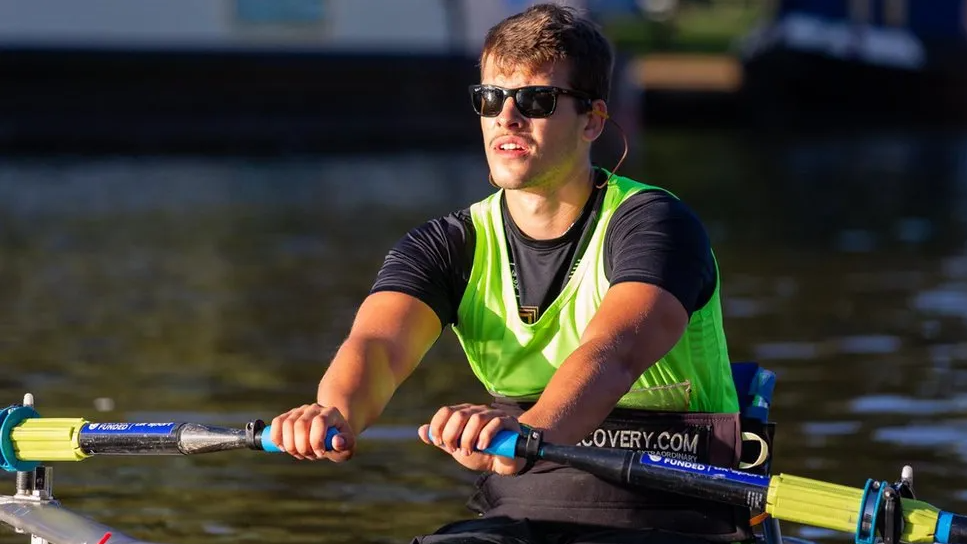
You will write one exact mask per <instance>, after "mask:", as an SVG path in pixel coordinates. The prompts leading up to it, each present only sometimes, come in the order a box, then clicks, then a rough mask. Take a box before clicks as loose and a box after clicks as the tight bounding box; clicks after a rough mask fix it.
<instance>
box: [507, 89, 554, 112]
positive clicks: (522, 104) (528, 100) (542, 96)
mask: <svg viewBox="0 0 967 544" xmlns="http://www.w3.org/2000/svg"><path fill="white" fill-rule="evenodd" d="M516 98H517V106H518V107H519V108H520V109H521V112H522V113H523V114H524V115H526V116H528V117H547V116H549V115H551V114H552V113H554V106H555V104H556V102H557V97H556V96H554V93H552V92H550V91H540V90H535V89H521V90H520V91H518V92H517V97H516Z"/></svg>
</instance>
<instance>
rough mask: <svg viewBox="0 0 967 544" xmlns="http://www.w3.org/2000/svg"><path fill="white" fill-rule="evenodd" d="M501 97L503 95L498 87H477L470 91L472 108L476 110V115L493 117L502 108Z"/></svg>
mask: <svg viewBox="0 0 967 544" xmlns="http://www.w3.org/2000/svg"><path fill="white" fill-rule="evenodd" d="M503 97H504V95H503V93H502V92H500V90H499V89H492V88H489V87H477V88H475V89H474V90H473V92H472V93H471V99H472V100H473V109H474V111H476V112H477V115H483V116H484V117H493V116H495V115H498V114H500V110H501V109H502V108H503V102H504V101H503V100H502V99H503Z"/></svg>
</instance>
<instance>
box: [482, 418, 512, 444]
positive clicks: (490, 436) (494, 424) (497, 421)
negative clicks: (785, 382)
mask: <svg viewBox="0 0 967 544" xmlns="http://www.w3.org/2000/svg"><path fill="white" fill-rule="evenodd" d="M504 429H508V430H511V431H515V432H518V433H519V432H520V423H519V422H518V421H517V420H516V419H514V418H512V417H509V416H501V417H495V418H493V419H491V420H490V421H488V422H487V424H486V425H484V426H483V428H482V429H481V430H480V434H479V435H478V436H477V449H478V450H481V451H483V450H485V449H487V448H489V447H490V443H491V442H493V440H494V438H496V437H497V433H499V432H500V431H502V430H504Z"/></svg>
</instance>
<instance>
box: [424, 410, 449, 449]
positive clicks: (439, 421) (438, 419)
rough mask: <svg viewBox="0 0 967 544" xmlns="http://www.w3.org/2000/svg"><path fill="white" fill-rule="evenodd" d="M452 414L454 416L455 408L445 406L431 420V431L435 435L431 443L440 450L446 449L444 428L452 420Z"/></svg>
mask: <svg viewBox="0 0 967 544" xmlns="http://www.w3.org/2000/svg"><path fill="white" fill-rule="evenodd" d="M451 414H453V408H451V407H449V406H443V407H441V408H440V409H439V410H437V411H436V413H435V414H433V417H432V418H430V428H429V430H430V432H431V433H432V434H433V441H432V442H431V443H432V444H433V445H435V446H437V447H439V448H443V449H446V447H445V446H444V444H443V426H444V425H446V424H447V421H449V420H450V415H451Z"/></svg>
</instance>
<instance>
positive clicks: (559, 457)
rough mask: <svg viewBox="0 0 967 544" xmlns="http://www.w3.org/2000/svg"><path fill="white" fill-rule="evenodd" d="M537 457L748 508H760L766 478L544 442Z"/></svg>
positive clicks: (637, 484) (631, 453) (629, 453)
mask: <svg viewBox="0 0 967 544" xmlns="http://www.w3.org/2000/svg"><path fill="white" fill-rule="evenodd" d="M540 458H541V459H543V460H545V461H551V462H553V463H560V464H565V465H568V466H572V467H575V468H578V469H581V470H585V471H587V472H591V473H593V474H595V475H596V476H599V477H602V478H607V479H609V480H612V481H615V482H617V483H621V484H630V485H632V486H635V487H645V488H649V489H654V490H656V491H666V492H670V493H677V494H680V495H688V496H692V497H696V498H701V499H707V500H712V501H718V502H723V503H727V504H732V505H738V506H748V507H749V508H764V506H765V502H766V496H767V495H768V492H769V482H770V480H769V478H768V477H766V476H759V475H756V474H748V473H742V472H738V471H735V470H729V469H723V468H719V467H715V466H712V465H706V464H702V463H693V462H689V461H681V460H677V459H668V458H665V457H660V456H657V455H652V454H649V453H644V452H640V451H631V450H619V449H608V448H587V447H582V446H565V445H556V444H545V445H544V446H543V447H542V448H541V451H540Z"/></svg>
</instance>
